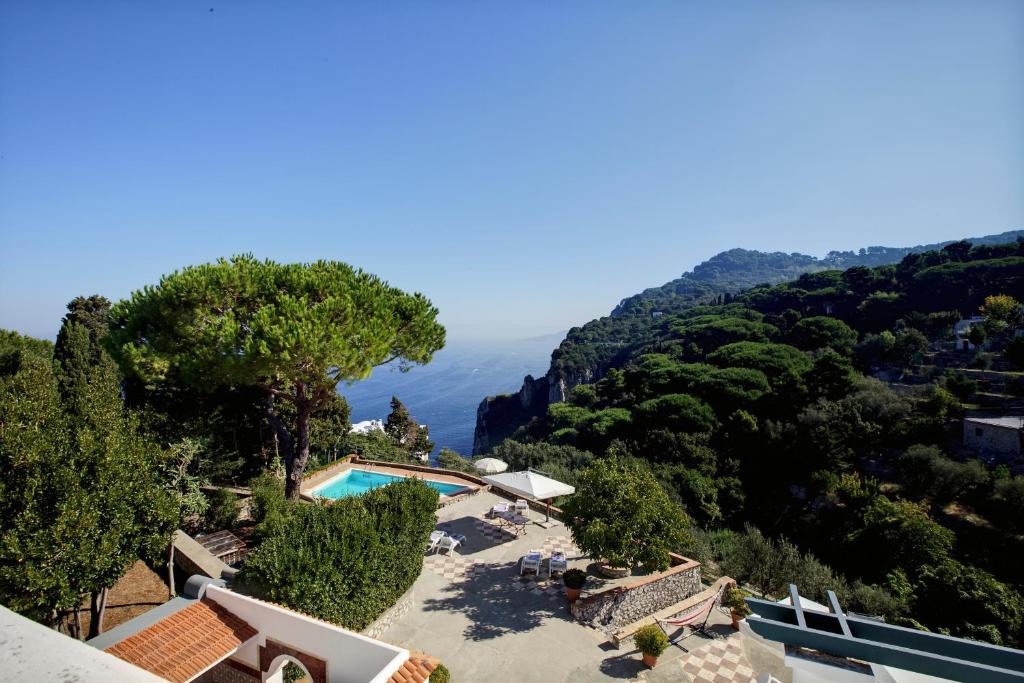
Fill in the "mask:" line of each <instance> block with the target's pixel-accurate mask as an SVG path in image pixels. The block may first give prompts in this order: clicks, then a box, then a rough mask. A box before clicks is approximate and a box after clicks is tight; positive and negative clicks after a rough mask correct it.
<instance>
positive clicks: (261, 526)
mask: <svg viewBox="0 0 1024 683" xmlns="http://www.w3.org/2000/svg"><path fill="white" fill-rule="evenodd" d="M249 487H250V489H251V490H252V497H251V498H250V499H249V514H250V515H251V516H252V519H253V521H254V522H256V538H257V540H261V539H263V538H266V537H267V536H270V535H271V534H273V532H274V531H275V530H276V529H278V528H279V527H280V526H282V525H283V524H284V522H285V520H286V518H287V516H288V514H289V512H290V511H291V509H292V506H293V505H294V503H292V502H291V501H289V500H288V498H287V497H285V495H284V482H283V481H281V479H280V478H279V477H277V476H276V475H275V474H274V473H272V472H264V473H263V474H261V475H260V476H258V477H256V478H255V479H253V480H252V483H251V484H250V485H249Z"/></svg>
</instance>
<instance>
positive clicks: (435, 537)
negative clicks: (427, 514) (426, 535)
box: [427, 531, 447, 553]
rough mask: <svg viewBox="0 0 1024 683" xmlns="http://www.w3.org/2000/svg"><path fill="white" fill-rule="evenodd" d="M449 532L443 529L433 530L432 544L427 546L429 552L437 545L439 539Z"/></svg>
mask: <svg viewBox="0 0 1024 683" xmlns="http://www.w3.org/2000/svg"><path fill="white" fill-rule="evenodd" d="M446 535H447V534H445V532H443V531H431V532H430V544H429V545H428V546H427V552H428V553H429V552H430V551H431V550H433V549H434V548H436V547H437V543H438V541H440V540H441V539H442V538H444V537H445V536H446Z"/></svg>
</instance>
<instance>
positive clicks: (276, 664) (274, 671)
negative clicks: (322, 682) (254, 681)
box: [263, 654, 316, 683]
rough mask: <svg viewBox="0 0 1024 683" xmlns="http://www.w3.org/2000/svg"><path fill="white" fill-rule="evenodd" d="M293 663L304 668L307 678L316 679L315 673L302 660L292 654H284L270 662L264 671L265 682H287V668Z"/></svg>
mask: <svg viewBox="0 0 1024 683" xmlns="http://www.w3.org/2000/svg"><path fill="white" fill-rule="evenodd" d="M289 664H292V665H294V666H297V667H299V668H300V669H302V673H303V674H305V676H306V678H307V679H309V680H311V681H315V680H316V679H314V678H313V675H312V674H311V673H310V672H309V669H307V668H306V665H305V664H303V663H302V662H300V661H299V660H298V659H297V658H295V657H292V656H291V655H287V654H282V655H278V656H277V657H275V658H274V661H272V662H271V663H270V666H268V667H267V668H266V669H264V671H263V683H285V676H284V673H285V668H286V667H287V666H288V665H289Z"/></svg>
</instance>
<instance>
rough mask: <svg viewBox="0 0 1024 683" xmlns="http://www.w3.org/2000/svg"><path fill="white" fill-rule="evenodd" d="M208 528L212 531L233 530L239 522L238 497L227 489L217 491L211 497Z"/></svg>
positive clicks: (207, 515)
mask: <svg viewBox="0 0 1024 683" xmlns="http://www.w3.org/2000/svg"><path fill="white" fill-rule="evenodd" d="M208 498H209V501H210V507H209V508H207V510H206V526H208V527H209V528H211V529H232V528H234V526H235V523H236V522H238V496H236V495H235V494H234V493H232V492H231V491H228V490H226V489H217V490H215V491H214V492H213V493H211V494H210V495H209V496H208Z"/></svg>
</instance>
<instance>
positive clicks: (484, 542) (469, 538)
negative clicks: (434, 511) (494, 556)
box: [437, 516, 518, 556]
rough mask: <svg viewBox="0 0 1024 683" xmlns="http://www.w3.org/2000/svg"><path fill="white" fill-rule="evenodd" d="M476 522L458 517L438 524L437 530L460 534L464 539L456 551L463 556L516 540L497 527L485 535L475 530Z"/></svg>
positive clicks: (470, 518) (475, 520)
mask: <svg viewBox="0 0 1024 683" xmlns="http://www.w3.org/2000/svg"><path fill="white" fill-rule="evenodd" d="M477 521H478V520H477V518H476V517H470V516H466V517H459V518H457V519H451V520H447V521H444V522H439V523H438V525H437V528H438V529H441V530H442V531H446V532H448V534H449V535H454V534H461V535H463V536H465V537H466V540H465V541H463V542H462V544H461V545H460V546H459V549H458V550H457V551H456V552H458V553H459V554H460V555H464V556H467V555H476V554H478V553H482V552H484V551H486V550H490V549H491V548H494V547H495V546H499V545H502V544H503V543H508V542H511V541H514V540H516V538H518V537H517V536H516V535H515V534H514V533H512V532H511V531H509V530H507V529H503V528H500V527H497V526H496V527H495V528H494V529H493V530H492V531H491V532H490V535H485V534H484V533H482V532H481V531H480V529H478V528H477Z"/></svg>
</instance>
